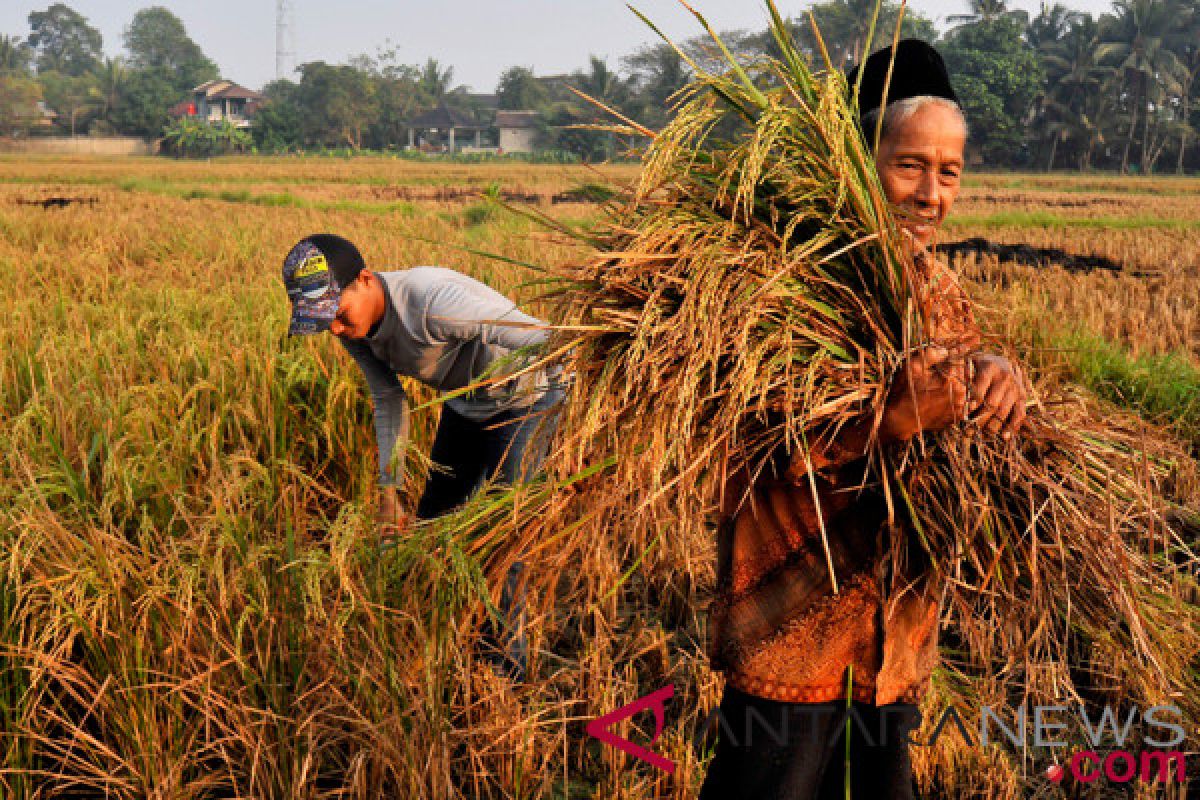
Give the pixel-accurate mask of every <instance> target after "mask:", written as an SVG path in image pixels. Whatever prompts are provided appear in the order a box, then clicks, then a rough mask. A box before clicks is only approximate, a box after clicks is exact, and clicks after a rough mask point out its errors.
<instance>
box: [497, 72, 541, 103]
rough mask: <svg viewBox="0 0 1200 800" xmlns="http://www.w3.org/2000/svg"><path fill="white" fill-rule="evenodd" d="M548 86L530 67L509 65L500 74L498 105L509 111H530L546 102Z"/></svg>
mask: <svg viewBox="0 0 1200 800" xmlns="http://www.w3.org/2000/svg"><path fill="white" fill-rule="evenodd" d="M546 96H547V95H546V87H544V86H543V85H542V84H541V82H540V81H538V79H537V78H536V77H535V76H534V74H533V70H532V69H530V68H529V67H509V68H508V69H506V70H505V71H504V72H503V73H501V74H500V82H499V83H498V84H497V86H496V105H497V106H498V107H499V108H502V109H505V110H508V111H523V110H524V111H528V110H533V109H537V108H540V107H541V106H542V104H543V103H545V102H546Z"/></svg>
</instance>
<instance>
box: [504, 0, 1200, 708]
mask: <svg viewBox="0 0 1200 800" xmlns="http://www.w3.org/2000/svg"><path fill="white" fill-rule="evenodd" d="M767 8H768V11H769V13H770V16H771V31H772V33H773V34H774V37H775V44H776V46H777V52H778V53H779V56H778V58H769V59H764V60H762V61H761V62H758V63H755V64H751V65H743V64H740V63H739V62H738V61H737V59H735V58H734V57H733V55H732V54H730V52H729V51H728V50H727V49H726V48H725V46H724V45H723V44H722V42H721V40H720V39H719V37H717V36H716V35H715V34H714V35H713V42H714V45H715V47H716V48H717V50H719V51H720V52H722V53H723V54H724V55H725V57H726V60H727V66H728V70H727V71H725V72H723V73H720V74H718V73H714V72H710V71H706V70H705V69H704V68H703V67H702V66H701V65H700V64H698V63H695V62H694V61H691V60H690V59H688V56H687V54H686V53H684V52H683V51H680V55H681V56H683V57H684V58H685V59H688V60H689V62H690V63H691V67H692V69H693V70H694V78H693V80H692V81H691V83H690V84H689V85H688V86H687V87H686V88H685V89H684V90H682V91H681V93H680V95H679V98H678V105H677V107H676V111H675V114H674V117H673V119H672V120H671V122H669V123H668V125H667V126H666V127H665V128H664V129H663V130H661V131H659V132H657V133H654V132H651V131H648V130H646V129H644V128H642V127H640V126H638V125H636V123H633V122H630V121H628V120H623V121H622V123H621V124H619V125H615V126H614V129H615V130H618V131H620V132H622V133H627V134H638V135H642V136H648V137H649V138H650V143H649V145H648V148H647V151H646V153H645V156H644V169H643V173H642V175H641V178H640V182H639V183H638V184H637V185H636V186H634V187H633V188H632V189H631V190H629V191H628V192H627V193H626V194H625V195H624V196H623V197H622V198H621V199H619V200H618V201H616V202H614V203H612V204H611V205H610V206H609V211H610V216H609V220H608V223H607V225H606V226H605V227H604V228H602V229H600V230H599V231H595V232H592V233H591V234H589V236H588V241H589V242H590V243H591V244H592V245H593V246H594V247H595V248H596V253H595V256H594V257H593V258H591V259H589V260H587V261H586V262H585V263H581V264H577V265H573V266H568V267H565V268H562V270H561V272H562V278H563V285H562V286H561V287H560V289H559V290H558V293H557V296H558V300H559V302H560V303H561V305H560V310H561V318H562V320H563V323H564V324H563V326H562V329H561V331H560V333H559V334H558V337H559V340H558V342H557V346H558V348H568V349H569V350H570V353H571V355H570V358H569V368H570V370H571V371H572V372H573V374H574V385H573V388H572V390H571V394H570V396H569V398H568V400H567V404H566V408H565V410H564V412H563V419H562V422H561V423H560V424H561V429H560V434H559V437H558V447H557V449H556V451H555V453H554V454H553V455H552V457H551V458H550V461H549V465H548V468H549V471H550V472H551V474H552V475H554V476H556V479H557V480H559V481H562V482H564V483H566V484H571V485H572V486H573V491H575V492H576V493H577V495H578V496H577V501H576V502H575V503H573V504H572V503H566V504H562V505H561V506H560V507H561V508H562V509H564V511H563V513H562V514H561V515H554V514H550V515H546V514H543V515H541V516H540V517H539V518H537V519H536V520H531V521H530V524H529V525H526V526H525V528H526V531H527V533H528V535H527V536H526V537H525V544H524V545H523V546H528V544H529V543H530V542H534V541H537V540H538V539H539V537H541V536H542V535H543V533H549V532H553V531H556V530H557V531H559V532H560V533H559V537H560V538H558V539H557V542H558V543H559V544H560V545H562V544H563V542H564V541H565V539H564V538H562V534H561V531H564V530H572V531H576V532H582V536H581V537H580V540H579V541H577V542H576V543H575V544H574V545H572V546H575V547H577V548H586V547H587V546H588V544H589V543H591V542H595V541H599V540H609V539H613V540H617V541H622V542H626V543H627V546H628V547H629V549H630V554H631V555H633V556H636V557H635V558H634V560H633V563H634V565H636V564H637V563H638V561H639V560H640V555H639V553H644V552H645V550H646V549H647V548H648V547H649V545H650V544H653V543H656V542H660V541H663V540H664V539H678V540H680V541H688V540H692V539H693V538H694V537H696V536H698V535H704V534H705V533H706V532H709V530H710V528H709V526H710V525H711V520H712V516H713V512H714V511H715V510H716V509H717V508H719V507H721V506H722V505H723V504H728V503H729V502H730V500H731V498H728V497H725V496H723V493H724V492H725V491H726V487H727V486H729V485H730V477H731V476H732V475H734V474H735V473H737V472H738V471H741V470H746V471H748V472H749V473H750V474H751V475H760V474H764V473H765V471H766V470H768V469H769V468H770V466H769V465H770V464H771V462H772V457H773V454H777V453H779V452H780V451H781V450H782V451H784V452H787V453H789V454H790V459H791V461H792V463H801V464H807V471H808V473H809V474H810V475H811V474H812V471H813V470H812V467H813V463H812V460H813V453H814V452H815V450H814V445H815V444H816V443H817V442H820V441H828V440H831V439H832V438H834V437H836V435H837V434H838V432H839V430H841V429H842V428H843V426H845V425H847V424H848V423H850V422H852V421H855V420H861V419H864V418H865V419H870V420H873V421H875V422H876V423H878V421H879V419H880V418H881V415H882V412H883V408H884V403H885V399H886V397H887V393H888V389H889V387H890V385H891V382H892V379H893V376H894V375H895V374H896V372H897V370H898V368H899V367H900V365H901V364H902V363H903V362H904V361H905V359H907V358H909V357H910V356H911V355H912V354H913V353H914V352H916V351H917V350H918V349H920V348H922V347H925V346H927V345H929V344H931V343H936V344H939V345H945V346H947V347H949V348H951V349H955V348H958V349H961V347H960V346H961V344H962V342H958V341H937V342H934V341H933V339H932V336H933V331H934V327H933V324H932V321H931V319H930V318H929V313H928V308H929V303H928V295H929V291H930V280H931V275H930V274H929V272H928V264H929V263H931V262H930V261H929V260H928V259H924V258H919V257H916V255H915V254H914V249H913V247H911V246H910V245H909V244H908V243H907V242H906V239H905V236H904V235H903V234H902V232H901V230H900V228H899V227H898V226H897V223H896V210H895V209H893V208H891V207H890V206H889V203H888V201H887V198H886V197H885V195H884V192H883V190H882V188H881V185H880V182H879V179H878V176H877V175H876V171H875V167H874V163H873V159H872V155H871V148H870V146H869V143H868V142H867V140H866V137H864V135H863V133H862V132H861V131H860V129H859V127H858V123H857V118H858V113H857V109H856V107H855V104H854V102H853V100H852V99H851V98H852V97H853V94H852V91H851V87H848V86H847V84H846V81H845V79H844V77H843V76H842V75H841V74H840V73H839V72H838V71H837V70H835V69H833V68H832V65H830V64H829V62H828V60H827V59H826V68H824V69H821V70H813V69H811V68H810V67H809V65H808V61H807V60H806V58H805V56H804V55H803V54H802V53H801V52H800V51H799V49H798V48H797V47H796V45H795V44H794V42H793V40H792V38H791V36H790V33H789V31H788V27H787V25H786V24H785V22H784V20H783V18H782V17H781V16H780V14H779V12H778V10H777V9H776V8H775V6H774V4H773V3H772V2H771V1H770V0H767ZM693 13H695V12H693ZM696 16H697V18H698V19H699V20H700V22H701V23H702V24H704V25H705V27H706V28H707V27H708V26H707V23H705V22H704V20H703V18H702V17H701V16H700V15H699V14H696ZM648 24H649V23H648ZM709 32H710V33H711V29H709ZM818 38H819V35H818ZM1028 410H1029V417H1028V423H1027V428H1026V429H1025V431H1023V433H1022V435H1021V436H1019V437H1017V438H1015V439H1014V440H1012V441H1004V440H1002V439H1000V438H999V437H996V436H992V435H989V434H986V433H984V432H981V431H980V430H978V429H976V428H973V427H970V426H967V425H958V426H955V427H953V428H950V429H947V430H945V431H943V432H939V433H926V434H922V435H920V436H918V437H917V438H916V439H915V440H914V441H913V442H911V443H910V444H908V445H905V446H892V447H885V446H883V445H881V444H880V443H879V442H878V441H875V442H874V443H873V444H872V446H871V449H870V456H869V460H868V466H867V467H866V475H865V476H864V486H866V487H868V488H872V489H873V490H876V491H880V492H882V493H883V494H884V495H885V496H886V497H887V501H888V504H889V508H891V509H892V511H893V514H892V517H893V519H892V520H891V522H892V524H891V525H890V526H889V529H890V534H891V535H890V537H889V538H890V552H891V554H892V558H894V559H895V560H896V563H897V564H898V565H901V566H902V567H903V565H905V564H916V563H920V564H926V565H927V567H928V568H929V569H931V570H933V572H934V573H935V575H936V577H937V578H939V579H940V580H942V581H945V585H946V586H947V595H946V596H947V600H948V613H949V618H950V619H951V621H952V622H953V627H952V630H950V631H949V632H948V636H949V640H950V641H952V642H955V643H958V644H960V645H961V647H962V650H963V651H964V653H965V654H966V655H965V656H964V659H965V660H964V665H965V666H963V669H965V670H967V671H968V672H971V674H974V675H976V676H980V675H987V674H990V675H991V676H992V678H993V679H997V680H1000V681H1001V682H1002V684H1003V685H1004V687H1005V689H1006V690H1009V691H1008V697H1009V699H1011V700H1012V701H1013V702H1017V703H1019V702H1022V701H1026V700H1028V701H1036V700H1054V701H1059V702H1061V701H1066V700H1072V699H1073V700H1081V699H1082V698H1083V695H1084V691H1083V690H1084V687H1085V685H1091V684H1100V685H1102V686H1103V687H1104V688H1105V689H1106V690H1107V691H1111V692H1112V693H1113V694H1114V695H1121V694H1122V693H1123V697H1124V698H1125V699H1126V700H1129V701H1130V702H1145V703H1153V702H1158V701H1162V700H1164V699H1165V698H1168V697H1169V698H1171V699H1172V700H1173V701H1174V702H1176V703H1177V704H1180V705H1184V706H1185V707H1194V706H1195V705H1196V699H1197V697H1198V696H1200V695H1198V693H1197V688H1198V686H1197V684H1198V682H1197V673H1196V665H1195V662H1194V658H1195V654H1196V653H1197V652H1198V651H1200V614H1198V612H1197V608H1196V607H1195V606H1194V605H1189V604H1187V603H1185V602H1184V601H1183V599H1182V596H1183V593H1184V592H1185V589H1184V588H1182V587H1183V586H1184V585H1185V584H1187V585H1194V582H1195V575H1194V571H1195V565H1196V556H1195V554H1194V553H1193V552H1192V551H1191V550H1190V549H1189V547H1188V543H1187V542H1185V541H1183V540H1182V539H1181V537H1180V536H1179V535H1178V532H1177V531H1175V530H1173V529H1172V527H1171V526H1170V525H1168V524H1167V519H1166V517H1167V514H1168V512H1169V511H1170V510H1171V504H1170V503H1169V502H1168V501H1167V500H1166V499H1165V497H1167V496H1168V493H1169V492H1170V491H1171V485H1170V484H1171V483H1172V482H1173V481H1175V482H1177V481H1180V480H1186V479H1187V478H1186V475H1185V473H1186V469H1187V464H1188V463H1189V461H1188V459H1187V458H1186V455H1185V454H1184V453H1182V452H1180V451H1177V450H1173V449H1172V448H1171V446H1170V444H1169V443H1168V442H1166V441H1165V440H1161V439H1158V438H1154V439H1152V438H1150V437H1149V436H1148V435H1147V434H1146V433H1145V432H1143V431H1139V430H1138V429H1136V428H1135V427H1132V426H1129V425H1126V424H1125V423H1122V422H1120V421H1119V420H1117V419H1116V418H1115V417H1113V418H1109V417H1105V416H1103V415H1101V414H1100V413H1099V412H1097V411H1096V410H1095V409H1094V408H1091V407H1088V406H1086V405H1080V404H1078V403H1075V404H1071V403H1068V402H1065V401H1061V400H1057V399H1052V398H1041V399H1036V395H1035V400H1034V401H1033V402H1032V403H1031V405H1030V408H1029V409H1028ZM602 461H605V462H608V463H611V464H612V467H611V468H608V469H605V470H602V471H600V472H598V473H597V474H595V475H593V476H591V477H590V478H588V479H587V480H583V481H579V482H571V481H569V480H566V478H567V476H570V475H574V474H579V473H581V472H582V471H584V470H586V469H588V468H594V467H595V465H597V464H599V463H601V462H602ZM1181 475H1182V476H1184V477H1181ZM814 497H815V491H814ZM738 499H739V498H732V500H733V502H734V503H736V502H737V500H738ZM585 517H586V524H582V523H581V520H582V519H584V518H585ZM519 527H520V526H518V528H519ZM834 535H836V532H834V531H826V530H824V529H822V537H823V539H824V541H825V547H826V552H827V555H828V539H829V537H830V536H834ZM518 546H522V545H518ZM568 550H569V548H568ZM827 561H828V565H829V568H830V569H831V570H832V559H831V558H827ZM555 563H559V564H561V563H562V560H561V559H555ZM1189 572H1190V573H1191V574H1189ZM904 573H905V569H904V568H901V569H897V570H894V571H893V573H892V574H893V575H897V576H899V575H903V574H904ZM563 577H564V576H563V575H562V574H561V572H557V571H556V572H555V574H553V575H547V576H546V583H547V586H546V587H545V588H551V586H553V585H554V584H556V583H557V584H561V583H562V580H563ZM831 577H832V580H833V585H834V586H835V587H836V586H837V585H838V583H837V579H838V576H837V575H836V574H833V575H831ZM568 579H569V577H568ZM558 588H559V589H562V587H561V585H560V586H559V587H558ZM815 644H819V643H815ZM1118 663H1119V664H1120V666H1119V668H1118V667H1117V666H1115V665H1116V664H1118ZM1089 666H1091V667H1092V669H1091V675H1090V677H1089V676H1088V673H1089Z"/></svg>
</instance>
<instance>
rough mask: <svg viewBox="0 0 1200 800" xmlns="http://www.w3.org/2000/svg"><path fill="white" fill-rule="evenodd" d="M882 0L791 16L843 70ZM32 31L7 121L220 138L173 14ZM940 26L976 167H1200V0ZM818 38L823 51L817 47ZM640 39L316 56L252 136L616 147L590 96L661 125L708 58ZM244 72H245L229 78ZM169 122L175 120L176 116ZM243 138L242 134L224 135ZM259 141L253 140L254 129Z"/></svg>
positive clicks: (147, 12)
mask: <svg viewBox="0 0 1200 800" xmlns="http://www.w3.org/2000/svg"><path fill="white" fill-rule="evenodd" d="M875 5H876V2H875V0H824V1H823V2H818V3H816V4H814V5H813V6H812V7H811V13H812V15H813V18H814V19H815V21H816V24H817V27H818V28H819V29H820V32H821V35H822V38H823V42H821V43H818V41H817V40H816V37H815V35H814V33H813V30H812V26H811V24H810V22H809V19H808V17H807V14H806V15H804V16H803V17H798V18H796V19H795V20H793V21H792V23H791V24H792V25H793V29H794V31H795V34H796V37H797V39H798V40H799V41H800V42H801V44H802V45H803V46H804V48H805V49H806V51H807V52H808V53H809V54H810V56H811V57H812V58H814V60H822V61H823V59H824V55H823V53H828V56H829V58H830V60H831V61H832V62H833V63H834V65H835V66H837V67H838V68H840V69H848V68H850V67H851V66H853V65H854V64H856V63H858V61H859V60H861V58H862V57H863V55H864V48H865V47H866V38H867V32H868V29H869V27H870V23H871V19H872V15H873V13H874V10H875ZM900 12H901V8H900V4H899V3H898V2H893V1H892V0H885V2H883V3H882V6H881V8H880V14H879V18H878V21H877V24H876V28H877V31H876V39H875V42H876V44H873V45H872V48H874V47H875V46H877V45H878V44H882V43H883V42H884V41H887V40H890V38H891V32H892V31H893V30H894V29H895V26H896V24H897V22H898V21H899V20H900ZM28 21H29V31H28V34H27V35H26V36H25V37H24V38H22V37H20V36H4V35H0V134H2V133H13V132H17V133H19V132H21V131H22V130H24V131H28V130H30V129H32V128H34V127H35V126H36V125H37V123H38V122H39V120H40V119H41V116H40V113H39V112H38V111H37V110H36V104H37V102H38V101H43V102H44V103H45V105H46V106H48V107H49V108H52V109H53V110H54V111H55V112H57V114H58V117H57V119H56V120H55V123H54V124H55V126H56V128H57V129H58V130H59V131H61V132H64V133H83V132H88V133H122V134H131V135H138V136H146V137H161V136H163V135H164V132H166V134H167V140H168V141H182V140H183V139H187V138H189V137H190V138H191V139H194V140H197V141H199V140H204V141H208V142H209V145H210V146H211V147H218V146H219V142H217V138H219V137H215V135H214V134H213V133H212V132H208V131H200V130H195V131H188V130H184V129H182V128H181V127H180V124H179V123H172V121H171V120H170V119H169V117H168V109H170V107H171V106H172V105H174V104H176V103H178V102H179V101H180V100H182V99H184V98H185V97H186V96H187V95H188V93H189V92H190V91H191V89H192V88H193V87H195V86H197V85H199V84H201V83H203V82H204V81H207V80H212V79H215V78H217V77H219V70H218V69H217V67H216V65H215V64H214V63H213V62H212V60H211V59H209V58H208V57H207V56H205V54H204V53H203V51H202V50H201V48H200V47H199V45H197V44H196V43H195V42H194V41H193V40H192V39H191V38H190V36H189V35H188V33H187V31H186V29H185V27H184V25H183V23H182V22H181V21H180V20H179V18H178V17H176V16H175V15H174V14H173V13H171V12H170V11H169V10H167V9H165V8H162V7H151V8H146V9H143V10H141V11H138V12H137V13H136V14H135V15H134V17H133V19H132V21H131V22H130V24H129V26H128V27H127V28H126V29H125V32H124V37H123V40H124V41H123V44H124V49H125V53H124V54H123V55H120V56H115V57H105V56H104V54H103V48H102V45H103V42H102V39H101V35H100V32H99V31H98V30H96V29H95V28H94V27H92V26H91V25H90V23H89V22H88V21H87V19H86V18H85V17H83V16H82V15H81V14H79V13H78V12H76V11H74V10H73V9H71V8H70V7H69V6H67V5H66V4H64V3H55V4H54V5H51V6H50V7H49V8H48V9H46V10H45V11H37V12H33V13H31V14H30V15H29V19H28ZM947 22H948V25H949V27H948V28H947V29H946V30H942V31H939V30H938V29H937V28H936V27H935V25H934V23H933V22H932V21H931V20H930V19H928V18H927V17H924V16H922V15H920V14H918V13H913V12H911V11H909V12H907V13H906V14H905V16H904V18H903V22H902V29H901V30H902V34H903V35H904V36H914V37H918V38H922V39H926V40H927V41H931V42H933V43H935V45H936V46H937V47H938V48H939V50H940V51H941V52H942V53H943V55H944V56H945V58H946V62H947V65H948V67H949V69H950V72H951V75H952V78H953V81H954V83H955V87H956V90H957V91H958V94H959V96H960V98H961V100H962V102H963V105H964V108H965V110H966V113H967V117H968V120H969V122H970V124H971V128H972V137H971V144H970V148H971V155H972V158H973V159H974V160H975V161H976V162H978V163H981V164H982V165H985V166H995V167H1006V168H1013V167H1016V168H1026V169H1031V168H1033V169H1056V168H1074V169H1114V170H1120V171H1124V172H1133V171H1138V172H1166V171H1179V172H1182V171H1184V170H1196V169H1200V146H1197V139H1200V136H1198V135H1197V133H1198V131H1200V102H1198V100H1200V97H1198V94H1200V80H1197V78H1198V77H1200V0H1115V2H1114V3H1113V5H1112V8H1111V10H1110V11H1108V12H1107V13H1104V14H1100V15H1092V14H1088V13H1084V12H1078V11H1073V10H1070V9H1068V8H1067V7H1065V6H1064V5H1062V4H1060V3H1053V4H1050V3H1043V4H1042V6H1041V9H1040V11H1039V12H1038V13H1036V14H1033V15H1031V14H1028V13H1026V12H1024V11H1021V10H1016V9H1012V8H1009V6H1008V3H1007V2H1006V0H971V2H970V10H969V12H968V13H966V14H961V15H957V16H954V17H951V18H949V19H948V20H947ZM724 39H725V42H726V44H727V45H728V46H730V48H731V49H732V50H734V51H735V52H736V53H737V54H738V55H740V56H742V57H744V58H757V57H762V56H763V55H770V54H772V53H773V48H774V43H773V40H772V39H771V38H770V37H769V36H768V35H767V34H766V32H765V31H763V32H755V31H736V32H731V33H728V34H725V35H724ZM822 44H823V48H822ZM681 48H682V49H683V51H684V53H685V54H686V55H687V57H688V58H687V59H685V58H682V57H681V56H680V54H679V53H678V52H676V51H675V50H674V49H673V48H672V47H670V46H668V45H667V44H665V43H656V44H650V45H645V46H643V47H641V48H639V49H637V50H635V51H633V52H632V53H631V54H630V55H628V56H626V57H624V58H622V59H620V61H619V62H618V64H617V66H616V67H613V66H610V64H609V63H608V62H607V61H605V60H604V59H600V58H597V57H594V56H593V57H590V58H589V60H588V63H587V64H586V65H584V66H582V67H581V68H580V69H578V70H576V71H574V72H573V73H570V74H566V75H559V76H538V75H536V74H535V73H534V71H533V69H532V68H530V67H526V66H513V67H511V68H509V69H507V70H505V71H504V72H503V73H502V74H501V75H500V77H499V81H498V84H497V86H496V87H495V93H494V95H491V96H486V95H479V94H473V93H471V92H470V91H468V90H467V89H466V88H465V87H462V86H458V85H456V84H455V82H454V70H453V67H451V66H448V65H445V64H442V63H440V62H439V61H437V60H436V59H433V58H430V59H428V60H427V61H426V62H425V63H424V64H406V63H403V62H402V61H401V60H400V59H399V58H398V57H397V54H396V52H395V50H381V51H379V52H377V53H375V54H373V55H361V56H357V57H354V58H351V59H349V60H347V61H346V63H344V64H328V63H325V62H320V61H317V62H310V63H306V64H303V65H301V66H300V67H298V68H297V70H296V73H295V75H294V77H293V78H291V79H288V80H280V81H274V82H272V83H270V84H268V85H267V86H266V87H263V93H264V94H265V96H266V98H267V99H266V102H265V103H264V105H263V106H262V107H261V108H260V109H259V110H258V112H257V115H256V117H255V122H254V126H253V128H252V130H251V131H250V136H251V137H252V142H253V146H254V147H256V148H257V149H258V150H259V151H262V152H281V151H296V150H306V149H313V148H334V147H336V148H347V149H350V150H363V149H371V150H387V149H396V148H401V147H403V146H404V145H405V144H406V143H407V141H408V125H407V123H408V122H409V121H410V120H411V119H412V118H413V117H414V116H416V115H417V114H419V113H420V112H422V111H424V110H428V109H431V108H436V107H439V106H445V107H447V108H453V109H457V110H459V111H461V112H464V113H467V114H470V115H472V116H474V117H475V118H476V120H477V121H478V122H480V123H481V124H487V123H489V122H490V120H491V116H492V115H493V114H494V113H495V110H496V109H497V108H498V109H501V110H531V111H536V112H537V120H538V125H539V145H540V146H541V147H542V148H544V149H547V150H556V151H561V152H563V153H570V154H573V155H575V156H577V157H580V158H586V159H593V160H594V159H601V158H612V157H616V156H618V155H619V154H620V153H621V152H622V150H623V148H624V146H625V145H626V144H628V142H626V141H624V140H621V139H619V138H618V137H616V136H614V135H613V134H610V133H607V132H604V131H597V130H590V129H587V128H581V127H578V126H581V125H582V126H586V125H589V124H594V123H597V122H602V123H603V122H609V121H610V119H609V118H606V117H605V115H604V114H603V113H602V112H600V111H599V110H598V109H597V108H596V107H595V106H593V105H592V104H590V103H588V102H587V101H585V100H583V99H581V98H580V97H579V96H578V95H577V94H575V91H573V90H577V91H579V92H582V93H584V94H586V95H588V96H590V97H592V98H594V99H595V100H597V101H599V102H601V103H603V104H605V105H607V106H608V107H610V108H612V109H615V110H617V111H619V112H620V113H622V114H624V115H626V116H628V117H630V118H632V119H635V120H637V121H638V122H641V123H642V124H645V125H647V126H649V127H655V126H657V125H661V124H662V123H663V122H665V120H666V117H667V114H668V113H669V112H668V108H669V103H670V98H671V97H672V95H674V93H675V92H676V91H677V90H678V89H680V88H681V87H682V86H684V85H685V84H686V83H687V81H688V79H689V78H690V70H691V67H690V66H689V64H688V61H689V60H691V61H693V62H695V63H699V64H701V65H704V64H705V63H710V62H712V60H713V59H714V58H715V54H714V53H713V52H712V51H711V43H710V42H709V41H708V40H706V39H705V38H701V37H697V38H694V39H691V40H687V41H685V42H682V43H681ZM226 77H236V76H226ZM172 125H174V128H172ZM231 135H232V134H231ZM250 141H251V140H250V139H247V140H246V143H247V144H249V143H250Z"/></svg>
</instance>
